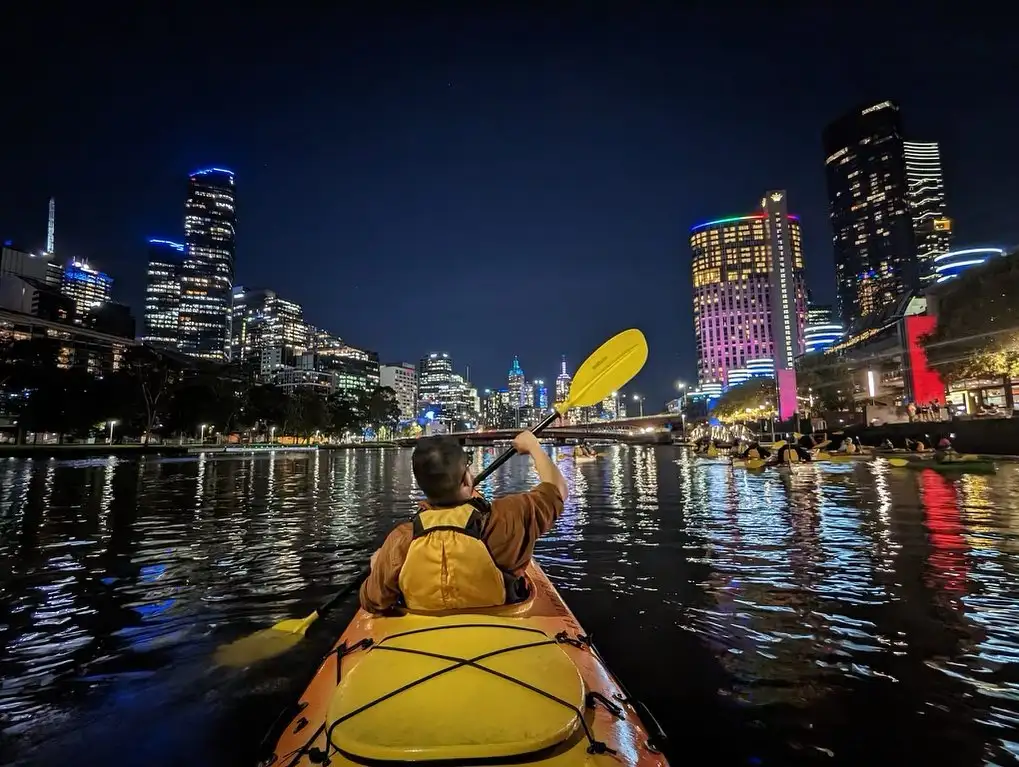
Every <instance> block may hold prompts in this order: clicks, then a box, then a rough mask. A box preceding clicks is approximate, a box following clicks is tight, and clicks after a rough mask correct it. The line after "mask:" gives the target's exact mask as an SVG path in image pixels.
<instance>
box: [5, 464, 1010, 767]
mask: <svg viewBox="0 0 1019 767" xmlns="http://www.w3.org/2000/svg"><path fill="white" fill-rule="evenodd" d="M479 452H480V451H479ZM608 453H609V455H608V460H602V461H598V462H596V463H588V464H582V465H579V466H574V465H573V463H572V461H571V460H569V459H566V460H565V461H564V462H563V463H562V468H563V471H564V473H565V474H566V475H567V477H568V479H569V481H570V483H571V486H572V489H573V492H572V496H571V498H570V500H569V501H568V503H567V509H566V512H565V515H564V518H563V519H562V520H561V521H560V523H559V526H558V527H557V529H556V530H555V531H554V533H553V534H551V535H550V536H549V537H548V538H547V539H545V540H544V541H543V542H542V544H541V546H540V559H541V561H542V563H543V565H544V566H545V567H546V570H547V571H548V573H549V575H550V576H551V577H552V580H553V581H554V582H555V583H556V584H557V585H558V586H559V587H560V589H561V591H562V592H563V595H564V596H565V597H566V599H567V601H568V602H569V604H570V606H571V607H572V608H573V610H574V612H575V613H576V614H577V616H578V617H579V618H580V620H581V622H582V623H583V624H584V626H585V628H586V629H587V630H588V631H589V632H591V633H593V634H594V636H595V638H596V640H597V642H598V644H599V646H600V649H601V651H602V653H603V655H605V656H606V658H607V660H608V661H609V663H610V664H611V665H612V666H613V668H614V670H615V671H616V672H617V673H618V674H619V676H620V677H621V678H622V679H623V680H624V681H625V682H626V684H627V686H628V687H630V688H631V691H632V692H634V693H635V694H636V695H638V696H639V697H641V698H643V699H644V700H645V701H646V702H647V703H648V704H649V705H650V707H651V709H652V710H653V711H654V712H655V713H656V715H657V716H658V718H659V720H660V721H661V723H662V725H663V727H664V728H665V730H666V732H668V733H669V735H670V737H671V739H672V743H673V763H674V764H680V763H683V762H687V763H696V764H709V763H711V764H745V765H772V764H773V765H789V764H819V765H829V764H852V765H864V764H883V763H895V762H899V761H902V762H904V763H910V764H916V763H926V764H950V765H977V764H986V763H991V764H1007V763H1013V762H1014V761H1015V760H1016V759H1017V758H1019V735H1017V732H1019V602H1017V596H1019V468H1017V467H1016V466H1013V465H1003V466H1002V469H1001V471H1000V472H999V473H998V474H997V475H996V476H992V477H978V476H966V477H962V478H958V479H946V478H944V477H942V476H939V475H937V474H934V473H933V472H922V473H917V472H908V471H905V470H895V469H890V468H889V467H888V466H887V464H885V463H883V462H875V463H855V464H840V465H828V466H814V467H809V468H807V470H806V471H805V472H803V473H800V474H797V475H795V476H792V477H782V476H779V475H777V474H776V475H769V474H762V475H754V474H747V473H744V472H737V471H732V470H730V469H729V468H728V467H727V466H723V465H720V464H711V463H699V462H697V461H695V460H693V459H691V458H689V457H688V456H686V455H685V454H684V453H682V452H681V451H679V450H678V449H674V448H630V447H614V448H608ZM490 455H491V453H490V452H486V453H485V455H484V456H478V459H477V460H476V462H475V465H477V464H478V463H479V462H481V461H482V460H488V459H489V458H490ZM409 458H410V456H409V453H408V452H401V451H397V450H384V451H364V452H354V451H348V452H335V453H321V454H319V455H318V456H314V455H312V456H309V455H299V456H295V457H284V456H283V455H282V454H281V455H278V456H277V457H275V458H272V457H268V456H259V457H256V458H234V457H217V458H214V459H213V458H208V459H206V458H201V459H199V458H193V459H165V458H164V459H160V458H155V457H146V458H139V459H128V460H125V459H122V458H119V459H118V458H110V459H108V460H106V459H101V460H91V461H60V460H15V459H7V460H0V762H3V763H6V762H10V761H12V760H13V761H19V762H24V763H26V764H61V763H64V762H67V763H71V762H72V761H73V763H74V764H76V765H91V764H118V765H134V764H139V765H179V764H185V763H187V764H194V765H204V764H210V765H211V764H216V765H235V764H236V765H241V764H251V763H252V762H253V760H254V754H255V752H256V747H257V745H258V741H259V739H260V737H261V735H262V733H263V731H264V730H265V729H266V728H267V727H268V726H269V725H270V723H271V722H272V720H273V718H274V717H275V715H276V713H277V712H278V711H279V710H280V709H281V708H282V707H283V706H284V705H285V704H286V703H287V702H289V701H291V700H293V699H294V698H296V696H297V695H298V694H299V693H300V692H301V690H302V689H303V687H304V684H305V683H306V682H307V679H308V677H309V675H310V674H311V672H312V671H313V669H314V667H315V664H316V661H317V658H318V656H319V655H320V654H321V653H323V652H325V651H326V650H327V649H328V647H329V645H330V643H331V642H332V641H333V639H334V638H335V636H336V635H337V634H338V633H339V631H340V630H341V629H342V627H343V626H344V624H345V622H346V620H348V619H349V616H350V615H351V614H352V612H353V604H351V605H350V606H349V607H348V608H347V609H344V610H339V611H337V613H336V614H334V615H333V616H331V617H330V618H328V619H323V620H322V621H320V623H319V624H318V626H317V630H314V631H312V632H311V634H310V636H309V638H308V640H307V641H305V642H304V643H303V644H302V645H301V646H300V648H299V649H298V650H295V651H293V652H291V653H290V654H289V655H287V656H285V657H283V658H281V659H277V660H275V661H269V662H267V663H265V664H264V665H262V666H260V667H258V668H254V669H249V670H245V671H231V670H224V669H216V668H213V667H212V666H211V664H210V662H209V659H210V657H211V655H212V653H213V651H214V649H215V647H216V646H217V645H219V644H220V643H222V642H226V641H229V640H231V639H234V638H236V637H238V636H240V635H242V634H243V633H246V632H248V631H250V630H252V629H254V628H259V627H263V626H266V625H269V624H271V623H273V622H274V621H276V620H278V619H281V618H283V617H288V616H290V617H292V616H302V615H304V614H307V613H308V612H310V611H311V609H312V608H313V607H314V606H315V604H316V603H318V602H319V601H321V600H322V599H324V598H325V597H327V596H328V595H329V594H330V593H331V591H333V590H334V589H335V588H336V586H337V585H339V584H343V583H344V582H345V580H346V579H348V578H349V577H351V576H353V575H354V574H355V573H356V572H357V571H358V570H359V569H360V568H361V566H362V564H363V562H364V559H365V557H366V556H367V555H368V553H370V551H371V549H372V548H373V547H374V545H375V544H376V542H377V541H378V540H379V538H380V537H381V536H382V535H383V534H384V533H385V531H387V530H388V529H389V528H390V527H391V526H392V524H393V523H394V522H396V521H398V520H400V519H403V518H405V516H406V515H407V514H408V513H409V510H410V508H411V502H410V501H411V498H413V497H414V496H415V489H414V487H413V483H412V479H411V474H410V461H409ZM532 480H533V476H529V473H528V465H527V464H526V463H525V462H524V461H523V460H521V459H514V461H512V462H511V463H510V464H509V465H508V466H507V467H505V469H504V470H503V471H502V473H500V474H498V475H497V476H496V478H495V479H494V483H493V484H494V487H493V488H492V489H494V491H495V492H506V491H509V490H515V489H521V488H524V487H525V486H526V485H527V484H528V482H529V481H532Z"/></svg>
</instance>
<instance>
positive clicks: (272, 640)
mask: <svg viewBox="0 0 1019 767" xmlns="http://www.w3.org/2000/svg"><path fill="white" fill-rule="evenodd" d="M647 353H648V352H647V341H646V340H645V339H644V334H643V333H641V332H640V331H639V330H636V329H630V330H624V331H623V332H622V333H619V334H617V335H615V336H613V337H612V338H610V339H609V340H608V341H606V342H605V343H603V344H602V345H601V346H599V347H598V348H597V349H596V350H595V352H594V353H593V354H592V355H591V356H590V357H588V358H587V359H586V360H585V361H584V364H583V365H581V366H580V369H579V370H577V374H576V375H575V376H574V377H573V382H572V383H571V384H570V392H569V394H568V395H567V397H566V401H565V402H560V403H557V404H556V405H555V409H554V410H553V411H552V412H551V413H550V414H549V415H548V416H547V417H546V418H544V419H543V420H542V421H541V423H539V424H538V425H537V426H535V427H534V428H533V429H531V433H532V434H539V433H541V432H542V431H544V430H545V429H546V428H548V427H549V426H550V425H552V423H554V422H555V420H556V419H557V418H559V417H560V416H561V415H563V414H565V413H566V412H567V411H568V410H570V409H571V408H575V407H590V406H591V405H595V404H597V403H599V402H601V401H602V400H603V399H605V398H606V397H607V396H609V395H610V394H611V393H612V392H614V391H618V390H619V389H621V388H622V387H623V386H624V385H625V384H627V383H629V381H630V379H631V378H633V377H634V376H635V375H637V373H638V372H640V369H641V368H642V367H644V363H645V362H646V361H647ZM516 452H517V451H516V449H515V448H510V449H509V450H507V451H506V452H504V453H502V454H501V455H500V456H499V457H498V458H496V459H495V460H494V461H492V463H490V464H489V465H488V466H487V467H486V468H485V469H484V471H482V472H481V473H480V474H478V475H477V476H476V477H475V478H474V485H475V486H477V485H479V484H480V483H481V482H483V481H484V480H485V479H487V478H488V477H489V476H491V474H492V472H494V471H495V470H496V469H498V468H499V467H500V466H502V465H503V464H504V463H506V461H508V460H509V459H510V458H511V457H513V456H514V455H516ZM370 573H371V568H370V567H368V568H365V569H364V570H362V571H361V572H360V573H358V575H357V577H356V578H354V579H352V580H351V581H350V582H349V583H348V584H347V585H346V586H344V587H343V588H342V589H340V590H339V591H338V592H337V593H336V594H334V595H333V596H331V597H330V598H329V599H328V600H327V601H326V602H323V603H322V604H321V605H320V606H319V607H318V608H317V609H316V610H315V611H314V612H312V613H311V614H310V615H307V616H306V617H304V618H288V619H287V620H283V621H280V622H279V623H277V624H275V625H273V626H272V627H271V628H267V629H262V630H260V631H256V632H255V633H254V634H249V635H248V636H246V637H242V638H241V639H238V640H236V641H234V642H231V643H229V644H226V645H223V646H222V647H220V648H219V649H218V650H217V651H216V656H215V661H216V663H217V665H220V666H233V667H235V668H242V667H244V666H250V665H251V664H252V663H256V662H258V661H260V660H266V659H268V658H272V657H275V656H277V655H282V654H283V653H285V652H286V651H287V650H289V649H290V648H291V647H293V646H294V645H296V644H297V643H298V642H300V641H301V639H303V638H304V635H305V634H306V633H307V631H308V628H309V627H310V626H311V625H312V624H313V623H314V622H315V621H317V620H318V619H319V618H320V617H322V616H323V615H324V614H325V613H327V612H328V611H329V610H331V609H332V608H334V607H335V606H336V605H338V604H339V603H340V602H342V601H343V600H344V599H345V598H346V597H347V596H349V595H350V594H351V593H353V592H354V591H356V590H357V589H358V588H359V587H360V586H361V583H362V582H363V581H364V580H365V578H367V577H368V575H369V574H370Z"/></svg>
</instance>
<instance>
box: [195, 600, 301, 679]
mask: <svg viewBox="0 0 1019 767" xmlns="http://www.w3.org/2000/svg"><path fill="white" fill-rule="evenodd" d="M317 619H318V613H317V612H315V613H312V614H311V615H309V616H308V617H307V618H290V619H288V620H285V621H280V622H279V623H277V624H276V625H275V626H273V627H272V628H268V629H262V630H261V631H256V632H255V633H254V634H248V636H246V637H241V638H240V639H238V640H236V641H233V642H231V643H230V644H225V645H223V646H222V647H220V648H219V649H218V650H216V655H215V662H216V665H218V666H230V667H231V668H244V667H245V666H250V665H252V664H254V663H258V662H259V661H262V660H266V659H268V658H274V657H276V656H277V655H282V654H283V653H285V652H286V651H287V650H289V649H290V648H291V647H293V646H294V645H296V644H297V643H298V642H300V641H301V640H302V639H304V635H305V633H306V632H307V631H308V627H309V626H310V625H311V624H312V623H314V622H315V621H316V620H317Z"/></svg>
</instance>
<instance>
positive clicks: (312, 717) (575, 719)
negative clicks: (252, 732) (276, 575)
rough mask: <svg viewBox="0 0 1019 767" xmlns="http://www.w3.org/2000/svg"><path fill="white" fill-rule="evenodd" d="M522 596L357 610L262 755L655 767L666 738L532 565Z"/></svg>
mask: <svg viewBox="0 0 1019 767" xmlns="http://www.w3.org/2000/svg"><path fill="white" fill-rule="evenodd" d="M525 577H526V578H527V580H528V584H529V586H530V597H529V598H528V600H527V601H525V602H521V603H518V604H514V605H507V606H505V607H498V608H489V609H483V610H474V611H467V612H459V613H432V614H421V613H416V614H415V613H409V612H404V613H400V614H397V615H390V616H379V615H372V614H371V613H368V612H366V611H364V610H360V609H359V610H358V612H357V614H356V615H355V616H354V619H353V620H352V621H351V622H350V624H349V625H348V626H347V628H346V630H345V631H344V632H343V634H341V635H340V638H339V639H338V640H337V642H336V644H335V645H334V647H333V649H332V650H331V651H330V652H329V654H328V655H327V656H326V657H325V659H324V660H323V661H322V664H321V665H320V666H319V668H318V671H317V672H316V673H315V676H314V677H313V678H312V680H311V683H310V684H309V685H308V688H307V689H306V690H305V691H304V694H303V695H301V697H300V699H299V700H298V702H297V703H296V704H294V705H293V706H292V707H290V708H288V709H286V710H285V711H284V712H282V713H281V714H280V716H279V717H278V719H277V726H276V727H274V728H273V731H270V733H269V735H267V736H266V738H265V741H264V742H265V743H266V744H267V745H268V744H271V743H273V742H274V741H275V746H274V747H273V750H272V753H271V754H269V753H266V754H265V755H264V756H265V758H264V759H263V761H261V762H260V764H261V765H262V767H268V765H273V766H274V767H276V766H290V767H293V766H295V765H320V764H330V765H332V766H333V767H336V766H337V765H353V764H361V765H363V764H366V763H369V762H380V761H381V762H409V761H430V762H437V761H442V762H446V763H450V762H472V763H476V762H485V763H489V764H507V763H513V764H515V765H523V764H535V765H550V766H552V767H570V766H571V765H588V766H589V767H595V765H605V766H606V767H607V765H609V764H610V763H611V764H616V765H620V764H625V765H639V766H640V767H667V765H668V762H667V761H666V759H665V756H664V755H663V754H662V752H661V751H660V750H659V749H660V748H662V747H663V744H664V740H665V736H664V734H663V733H662V730H661V728H660V727H659V726H658V723H657V722H656V721H655V719H654V717H652V716H651V713H650V712H649V711H648V709H647V707H645V706H644V705H643V704H641V703H639V702H638V701H636V700H635V699H633V698H632V697H631V696H630V695H629V693H627V692H626V690H625V688H624V687H623V685H622V684H621V683H620V682H619V681H618V680H617V679H616V678H615V677H614V676H613V675H612V672H611V671H609V669H608V667H607V666H606V665H605V662H604V661H603V660H602V658H601V656H600V655H599V654H598V651H597V650H596V649H595V647H594V645H593V644H592V643H591V640H590V637H588V636H587V635H586V634H585V633H584V630H583V629H582V628H581V626H580V624H579V623H578V622H577V619H576V618H575V617H574V616H573V613H572V612H570V609H569V608H568V607H567V606H566V603H565V602H563V600H562V597H560V596H559V593H558V592H557V591H556V589H555V587H554V586H553V585H552V583H551V582H550V581H549V580H548V577H547V576H546V575H545V573H544V572H543V571H542V569H541V567H540V566H539V565H538V564H537V563H536V562H533V561H532V562H531V563H530V564H529V565H528V567H527V570H526V572H525Z"/></svg>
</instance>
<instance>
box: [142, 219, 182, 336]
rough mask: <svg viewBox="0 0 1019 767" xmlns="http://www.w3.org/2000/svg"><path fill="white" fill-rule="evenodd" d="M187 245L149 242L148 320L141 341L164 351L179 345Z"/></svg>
mask: <svg viewBox="0 0 1019 767" xmlns="http://www.w3.org/2000/svg"><path fill="white" fill-rule="evenodd" d="M184 250H185V248H184V243H182V242H172V241H171V240H161V239H156V238H153V239H150V240H149V266H148V271H147V272H146V278H145V319H144V325H143V331H142V340H143V341H145V342H146V343H148V344H151V345H153V346H158V347H161V348H164V349H177V348H178V347H179V346H180V333H179V324H178V323H179V319H178V315H179V313H180V281H181V275H182V274H183V271H184Z"/></svg>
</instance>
